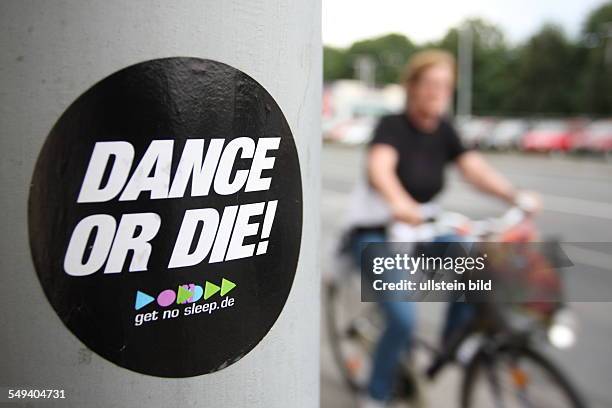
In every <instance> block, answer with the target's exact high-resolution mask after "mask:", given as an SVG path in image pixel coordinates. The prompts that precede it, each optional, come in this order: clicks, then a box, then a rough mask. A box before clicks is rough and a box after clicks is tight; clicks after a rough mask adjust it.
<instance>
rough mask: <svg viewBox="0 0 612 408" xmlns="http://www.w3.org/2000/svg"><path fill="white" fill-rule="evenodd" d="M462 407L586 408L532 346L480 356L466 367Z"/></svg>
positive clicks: (570, 387) (572, 388)
mask: <svg viewBox="0 0 612 408" xmlns="http://www.w3.org/2000/svg"><path fill="white" fill-rule="evenodd" d="M461 406H462V407H463V408H480V407H483V408H484V407H486V408H514V407H517V408H518V407H520V408H540V407H547V408H548V407H554V408H565V407H567V408H583V407H585V406H586V405H585V404H584V402H583V400H582V398H581V396H580V395H579V393H578V392H577V390H576V389H575V387H574V386H573V384H572V383H571V382H570V381H569V379H568V378H567V377H566V376H565V374H564V373H563V372H562V371H561V370H560V369H559V368H558V367H557V366H556V365H555V364H554V363H553V362H551V361H550V360H549V359H548V358H547V357H546V356H544V355H543V354H541V353H540V352H538V351H536V350H534V349H532V348H529V347H516V348H506V349H501V350H498V351H497V352H495V353H485V352H480V353H478V354H477V355H476V356H475V357H474V359H473V360H472V361H471V362H470V364H469V365H468V367H467V368H466V372H465V377H464V381H463V387H462V396H461Z"/></svg>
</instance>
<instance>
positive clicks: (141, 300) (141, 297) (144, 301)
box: [134, 290, 155, 310]
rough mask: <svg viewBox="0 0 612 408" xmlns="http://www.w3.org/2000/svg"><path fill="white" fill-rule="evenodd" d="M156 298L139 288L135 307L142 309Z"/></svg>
mask: <svg viewBox="0 0 612 408" xmlns="http://www.w3.org/2000/svg"><path fill="white" fill-rule="evenodd" d="M154 300H155V298H154V297H153V296H149V295H147V294H146V293H143V292H141V291H139V290H138V291H136V303H134V309H136V310H140V309H142V308H143V307H145V306H146V305H148V304H149V303H151V302H152V301H154Z"/></svg>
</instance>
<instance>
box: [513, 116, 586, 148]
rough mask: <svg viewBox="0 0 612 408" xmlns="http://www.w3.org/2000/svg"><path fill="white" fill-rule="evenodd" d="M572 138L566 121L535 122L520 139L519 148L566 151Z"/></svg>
mask: <svg viewBox="0 0 612 408" xmlns="http://www.w3.org/2000/svg"><path fill="white" fill-rule="evenodd" d="M573 139H574V132H573V129H572V126H571V125H570V123H569V122H567V121H562V120H544V121H540V122H537V123H536V124H535V125H534V127H533V128H532V129H531V130H530V131H528V132H527V133H525V135H524V136H523V138H522V139H521V148H522V149H523V150H525V151H536V152H567V151H568V150H570V149H571V147H572V143H573Z"/></svg>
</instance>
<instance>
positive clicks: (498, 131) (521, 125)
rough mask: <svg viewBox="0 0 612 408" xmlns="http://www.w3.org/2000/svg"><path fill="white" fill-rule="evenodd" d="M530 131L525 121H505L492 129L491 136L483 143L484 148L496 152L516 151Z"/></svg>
mask: <svg viewBox="0 0 612 408" xmlns="http://www.w3.org/2000/svg"><path fill="white" fill-rule="evenodd" d="M528 129H529V123H528V122H527V121H526V120H524V119H503V120H501V121H499V122H498V123H497V125H496V126H495V127H494V128H493V129H492V131H491V134H490V136H488V137H485V138H484V139H483V140H482V141H481V145H482V146H483V147H486V148H489V149H495V150H511V149H516V148H518V147H519V145H520V141H521V138H522V137H523V135H524V134H525V133H526V132H527V130H528Z"/></svg>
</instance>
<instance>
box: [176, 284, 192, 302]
mask: <svg viewBox="0 0 612 408" xmlns="http://www.w3.org/2000/svg"><path fill="white" fill-rule="evenodd" d="M192 296H193V292H192V291H190V290H188V289H187V288H185V287H184V286H182V285H181V286H179V287H178V294H177V296H176V303H178V304H183V303H187V301H188V300H189V299H190V298H191V297H192Z"/></svg>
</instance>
